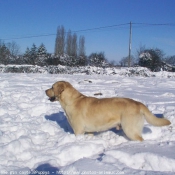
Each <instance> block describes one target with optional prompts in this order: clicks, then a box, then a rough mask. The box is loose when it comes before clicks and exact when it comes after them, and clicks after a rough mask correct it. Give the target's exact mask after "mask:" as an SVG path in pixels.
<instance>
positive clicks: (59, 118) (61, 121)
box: [45, 112, 74, 134]
mask: <svg viewBox="0 0 175 175" xmlns="http://www.w3.org/2000/svg"><path fill="white" fill-rule="evenodd" d="M45 119H46V120H51V121H55V122H57V124H58V125H59V126H60V127H61V128H62V129H63V130H64V131H65V132H67V133H71V134H73V133H74V132H73V129H72V127H71V126H70V124H69V122H68V121H67V118H66V116H65V115H64V112H59V113H55V114H51V115H46V116H45Z"/></svg>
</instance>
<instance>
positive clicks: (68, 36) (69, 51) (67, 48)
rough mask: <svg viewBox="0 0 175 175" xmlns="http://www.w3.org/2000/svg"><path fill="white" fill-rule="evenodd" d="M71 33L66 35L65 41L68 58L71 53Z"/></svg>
mask: <svg viewBox="0 0 175 175" xmlns="http://www.w3.org/2000/svg"><path fill="white" fill-rule="evenodd" d="M71 48H72V32H71V30H69V31H68V33H67V39H66V53H67V54H68V55H69V56H70V55H71V53H72V49H71Z"/></svg>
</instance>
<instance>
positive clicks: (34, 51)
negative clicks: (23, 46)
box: [30, 44, 37, 65]
mask: <svg viewBox="0 0 175 175" xmlns="http://www.w3.org/2000/svg"><path fill="white" fill-rule="evenodd" d="M36 62H37V47H36V45H35V44H33V45H32V48H31V49H30V63H31V64H33V65H36Z"/></svg>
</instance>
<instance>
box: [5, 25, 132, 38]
mask: <svg viewBox="0 0 175 175" xmlns="http://www.w3.org/2000/svg"><path fill="white" fill-rule="evenodd" d="M128 24H129V23H124V24H116V25H111V26H104V27H96V28H89V29H82V30H77V31H72V32H73V33H79V32H87V31H94V30H103V29H107V28H114V27H120V26H124V25H128ZM65 33H68V32H65ZM54 35H56V33H51V34H41V35H31V36H22V37H14V38H4V39H2V40H13V39H15V40H16V39H26V38H37V37H44V36H54Z"/></svg>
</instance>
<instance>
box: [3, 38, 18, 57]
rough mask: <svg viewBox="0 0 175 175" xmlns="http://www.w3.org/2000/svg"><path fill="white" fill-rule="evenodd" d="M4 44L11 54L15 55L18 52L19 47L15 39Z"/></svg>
mask: <svg viewBox="0 0 175 175" xmlns="http://www.w3.org/2000/svg"><path fill="white" fill-rule="evenodd" d="M6 46H7V48H8V50H9V51H10V54H11V56H13V57H16V56H18V55H19V54H20V47H19V45H18V44H17V43H16V42H15V41H12V42H11V43H7V44H6Z"/></svg>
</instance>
